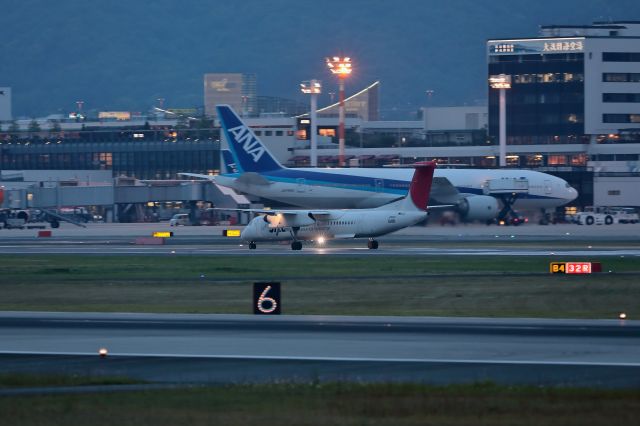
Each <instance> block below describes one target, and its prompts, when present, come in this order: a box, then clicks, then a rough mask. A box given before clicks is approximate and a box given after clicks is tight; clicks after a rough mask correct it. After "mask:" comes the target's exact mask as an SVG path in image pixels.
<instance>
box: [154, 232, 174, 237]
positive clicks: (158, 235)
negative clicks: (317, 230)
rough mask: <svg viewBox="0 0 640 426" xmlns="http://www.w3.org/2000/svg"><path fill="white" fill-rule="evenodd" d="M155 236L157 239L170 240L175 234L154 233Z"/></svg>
mask: <svg viewBox="0 0 640 426" xmlns="http://www.w3.org/2000/svg"><path fill="white" fill-rule="evenodd" d="M153 236H154V237H156V238H169V237H173V232H154V233H153Z"/></svg>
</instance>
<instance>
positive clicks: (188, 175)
mask: <svg viewBox="0 0 640 426" xmlns="http://www.w3.org/2000/svg"><path fill="white" fill-rule="evenodd" d="M178 174H179V175H180V176H187V177H193V178H198V179H206V180H212V181H215V180H216V177H215V176H212V175H201V174H198V173H178Z"/></svg>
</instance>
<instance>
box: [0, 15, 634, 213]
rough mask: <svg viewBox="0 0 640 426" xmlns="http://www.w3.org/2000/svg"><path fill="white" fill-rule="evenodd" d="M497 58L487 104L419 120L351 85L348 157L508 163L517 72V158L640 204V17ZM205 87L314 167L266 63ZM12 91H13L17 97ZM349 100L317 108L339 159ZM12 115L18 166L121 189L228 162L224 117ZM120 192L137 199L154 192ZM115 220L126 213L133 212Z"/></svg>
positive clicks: (301, 115)
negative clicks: (266, 75) (501, 83)
mask: <svg viewBox="0 0 640 426" xmlns="http://www.w3.org/2000/svg"><path fill="white" fill-rule="evenodd" d="M486 55H487V74H486V75H483V76H478V78H481V79H483V80H484V81H487V92H488V106H464V107H429V108H423V110H422V119H420V120H414V121H379V103H380V82H374V83H373V84H371V85H370V86H368V87H365V88H364V89H362V90H360V91H358V92H356V93H355V94H353V95H352V96H349V97H348V98H347V99H346V102H345V104H346V129H347V131H346V141H347V150H346V156H347V164H348V165H349V166H350V167H380V166H384V165H390V164H391V165H393V164H404V163H412V162H415V161H419V160H425V159H426V160H432V159H435V160H437V161H438V162H439V163H440V164H443V165H452V166H453V165H459V166H464V167H479V168H491V167H497V165H498V162H497V158H498V156H499V146H498V126H499V122H498V121H499V104H498V93H497V91H496V90H494V89H491V88H489V85H488V80H489V78H490V77H492V76H495V75H500V74H504V75H508V76H510V78H511V88H510V89H507V93H506V128H507V157H506V159H507V167H513V168H527V169H535V170H539V171H543V172H547V173H551V174H555V175H557V176H559V177H562V178H563V179H565V180H567V181H568V182H570V183H571V184H572V185H573V186H574V187H575V188H576V189H577V190H578V192H579V193H580V197H579V198H578V199H577V200H576V201H575V202H574V205H575V206H576V207H578V208H581V207H585V206H588V205H594V204H595V205H611V206H636V207H640V22H627V21H620V22H606V23H603V22H596V23H594V24H592V25H579V26H575V25H567V26H558V25H552V26H542V27H541V28H540V33H539V34H538V36H536V37H512V38H504V39H491V40H488V41H487V42H486ZM204 84H205V87H204V99H205V116H207V117H214V116H215V105H216V104H220V103H225V104H229V105H231V106H232V107H233V108H234V109H236V110H237V111H238V112H239V114H240V115H243V116H244V118H245V120H246V121H247V123H248V124H249V125H250V126H251V127H252V128H253V130H254V131H255V133H256V135H257V136H259V137H260V138H261V139H262V140H263V141H264V142H265V143H266V144H267V145H268V146H269V149H270V150H271V151H272V152H273V153H274V155H276V156H277V157H278V159H279V160H280V161H281V162H282V163H283V164H285V165H288V166H298V167H304V166H308V165H309V164H310V161H309V155H310V146H309V145H310V143H309V139H310V134H309V132H310V128H311V127H310V123H309V117H308V114H307V113H306V112H308V109H306V110H305V108H304V105H301V104H300V103H298V102H295V101H287V100H284V99H280V98H276V97H260V96H257V89H256V76H255V75H254V74H241V73H236V74H224V73H215V74H206V75H205V76H204ZM6 89H7V88H4V89H3V88H0V90H3V91H5V93H9V95H10V91H7V90H6ZM1 100H2V96H1V95H0V101H1ZM2 105H3V104H2V103H0V106H2ZM337 106H338V105H337V103H335V104H332V105H329V106H326V107H322V108H320V109H319V110H318V123H317V124H318V126H317V129H318V137H319V147H318V148H319V149H318V164H319V166H320V167H332V166H337V165H338V146H337V133H338V131H337V129H338V122H337V121H338V120H337V115H338V114H337ZM4 111H6V108H5V109H4ZM9 111H10V109H9ZM204 122H205V120H203V123H204ZM16 123H17V124H16ZM8 124H9V123H8V122H6V121H5V122H4V123H2V131H0V171H3V172H4V173H5V175H6V173H8V172H9V171H19V170H98V171H110V172H111V176H112V178H113V179H118V182H120V184H119V186H125V185H126V182H128V181H127V179H136V180H138V181H140V182H144V184H146V185H152V183H151V182H160V181H165V182H166V181H174V182H178V181H177V180H175V179H178V178H179V177H178V175H177V173H179V172H192V173H200V174H216V173H218V172H219V171H220V155H219V153H220V148H221V146H222V147H224V145H225V141H224V139H223V138H221V135H220V129H219V125H218V123H217V122H215V121H214V124H213V127H212V126H211V124H207V125H205V127H203V128H198V125H197V124H196V123H194V121H192V120H188V121H185V120H182V121H181V120H180V119H176V118H173V119H165V118H164V117H158V116H153V117H151V116H149V117H131V119H130V120H125V121H118V122H114V121H104V120H103V121H101V122H94V123H92V122H89V121H86V122H76V121H71V122H66V121H64V120H63V121H60V122H58V123H56V124H55V125H54V124H53V123H50V122H48V121H47V120H44V121H43V122H40V127H41V129H42V130H40V131H32V130H33V129H31V130H29V128H30V127H33V126H32V123H29V122H15V121H14V122H12V125H11V126H9V125H8ZM14 124H15V125H16V127H17V128H19V129H20V132H16V131H15V130H17V128H16V127H13V126H14ZM10 127H13V128H12V129H10ZM445 167H446V166H445ZM80 175H82V173H80ZM183 183H185V182H183ZM0 184H2V183H0ZM186 184H187V185H190V183H186ZM156 185H166V183H164V184H160V183H156ZM176 185H178V184H176ZM194 185H195V184H194ZM199 185H201V184H199ZM185 191H186V192H185V193H184V194H182V195H180V196H181V197H183V201H184V203H185V204H189V203H193V202H197V201H198V199H199V198H198V197H200V199H203V198H206V199H207V200H208V202H211V203H216V200H218V199H220V200H223V199H224V200H226V198H224V197H225V196H226V195H225V196H223V195H220V194H222V192H221V191H222V190H219V191H218V190H216V191H218V192H220V194H218V193H217V192H216V194H218V195H203V193H202V192H198V191H199V190H194V191H191V192H189V190H185ZM214 192H215V191H214ZM114 194H116V195H114V196H115V197H116V198H117V199H120V200H129V201H131V203H133V201H132V200H134V199H135V200H138V201H136V203H137V202H141V201H140V200H141V199H142V198H135V197H133V198H131V197H129V196H126V197H125V196H124V195H123V196H118V195H117V191H115V192H114ZM175 194H178V192H176V193H174V195H167V196H166V197H169V198H170V197H175V196H178V195H175ZM227 195H228V194H227ZM118 197H120V198H118ZM127 197H129V198H127ZM207 197H208V198H207ZM216 197H218V198H216ZM156 201H157V199H149V200H148V202H156ZM225 202H226V201H225ZM247 202H248V201H247V200H241V203H243V204H246V203H247ZM116 204H117V203H116ZM127 205H129V204H127ZM131 209H132V208H128V209H127V210H126V211H127V212H129V211H131ZM118 213H120V214H118ZM114 217H122V211H120V212H118V211H115V213H114Z"/></svg>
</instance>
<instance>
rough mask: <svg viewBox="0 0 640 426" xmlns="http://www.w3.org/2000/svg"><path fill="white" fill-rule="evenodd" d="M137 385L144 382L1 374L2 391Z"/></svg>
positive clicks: (95, 377)
mask: <svg viewBox="0 0 640 426" xmlns="http://www.w3.org/2000/svg"><path fill="white" fill-rule="evenodd" d="M135 383H142V382H141V381H140V380H132V379H129V378H127V377H103V376H76V375H73V376H67V375H63V374H48V375H30V374H0V389H15V388H31V387H56V386H93V385H130V384H135Z"/></svg>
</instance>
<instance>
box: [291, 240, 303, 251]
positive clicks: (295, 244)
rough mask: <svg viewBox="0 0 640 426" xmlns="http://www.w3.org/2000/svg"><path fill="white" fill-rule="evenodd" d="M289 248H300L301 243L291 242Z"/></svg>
mask: <svg viewBox="0 0 640 426" xmlns="http://www.w3.org/2000/svg"><path fill="white" fill-rule="evenodd" d="M291 250H302V243H301V242H300V241H294V242H292V243H291Z"/></svg>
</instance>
